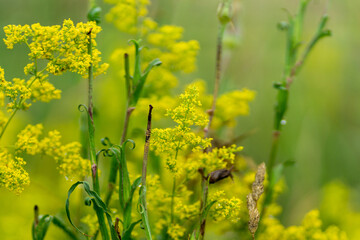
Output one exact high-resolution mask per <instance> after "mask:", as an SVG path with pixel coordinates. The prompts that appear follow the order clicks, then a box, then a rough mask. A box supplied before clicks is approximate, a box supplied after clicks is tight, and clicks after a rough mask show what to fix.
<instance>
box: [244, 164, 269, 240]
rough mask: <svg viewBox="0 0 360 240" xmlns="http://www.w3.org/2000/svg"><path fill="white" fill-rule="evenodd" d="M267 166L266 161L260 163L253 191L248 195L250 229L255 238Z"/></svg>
mask: <svg viewBox="0 0 360 240" xmlns="http://www.w3.org/2000/svg"><path fill="white" fill-rule="evenodd" d="M265 173H266V167H265V163H262V164H260V165H259V167H258V170H257V173H256V175H255V181H254V182H253V184H252V192H251V193H249V194H248V195H247V208H248V210H249V231H250V233H251V235H252V237H253V239H255V232H256V230H257V228H258V226H259V221H260V213H259V210H258V209H257V202H258V200H259V198H260V196H261V194H262V193H263V192H264V179H265Z"/></svg>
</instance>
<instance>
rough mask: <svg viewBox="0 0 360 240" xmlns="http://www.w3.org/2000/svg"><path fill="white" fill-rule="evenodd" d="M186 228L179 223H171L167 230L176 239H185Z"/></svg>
mask: <svg viewBox="0 0 360 240" xmlns="http://www.w3.org/2000/svg"><path fill="white" fill-rule="evenodd" d="M185 231H186V228H184V227H183V226H180V225H179V224H171V225H170V226H169V228H168V230H167V233H168V234H169V236H170V237H171V238H172V239H174V240H179V239H183V237H184V235H185Z"/></svg>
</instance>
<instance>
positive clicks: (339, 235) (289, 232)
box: [256, 210, 348, 240]
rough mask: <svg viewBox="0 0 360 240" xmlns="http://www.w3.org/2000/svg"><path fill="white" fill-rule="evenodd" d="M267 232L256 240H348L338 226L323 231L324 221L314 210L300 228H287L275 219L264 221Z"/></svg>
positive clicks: (262, 233)
mask: <svg viewBox="0 0 360 240" xmlns="http://www.w3.org/2000/svg"><path fill="white" fill-rule="evenodd" d="M262 221H263V224H264V227H265V230H264V231H263V232H261V233H259V234H258V235H257V238H256V239H259V240H265V239H271V240H308V239H309V240H317V239H320V240H347V239H348V238H347V235H346V233H345V232H343V231H341V230H339V228H338V227H336V226H329V227H328V228H326V229H325V230H322V228H321V227H322V221H321V220H320V218H319V211H318V210H312V211H310V212H309V213H307V214H306V216H305V217H304V219H303V221H302V224H301V225H300V226H290V227H288V228H285V227H284V226H282V225H281V223H280V222H279V221H278V220H277V219H275V218H270V217H269V218H265V219H263V220H262Z"/></svg>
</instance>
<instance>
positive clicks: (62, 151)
mask: <svg viewBox="0 0 360 240" xmlns="http://www.w3.org/2000/svg"><path fill="white" fill-rule="evenodd" d="M42 134H43V126H42V125H41V124H37V125H35V126H33V125H28V126H27V127H26V128H25V129H24V130H22V131H21V132H20V133H19V134H18V140H17V142H16V144H15V148H16V151H17V152H25V153H27V154H30V155H35V154H40V153H41V154H45V155H47V156H49V157H52V158H53V159H54V160H55V161H56V163H57V164H58V169H59V171H60V174H62V175H64V176H65V177H66V178H67V179H70V180H72V179H74V178H83V177H84V176H86V175H88V174H89V171H90V161H89V160H86V159H83V158H82V157H81V155H80V152H81V145H80V143H78V142H72V143H68V144H66V145H62V144H61V141H60V139H61V135H60V133H59V132H58V131H56V130H55V131H50V132H49V133H48V136H47V137H44V138H43V139H39V138H40V136H42Z"/></svg>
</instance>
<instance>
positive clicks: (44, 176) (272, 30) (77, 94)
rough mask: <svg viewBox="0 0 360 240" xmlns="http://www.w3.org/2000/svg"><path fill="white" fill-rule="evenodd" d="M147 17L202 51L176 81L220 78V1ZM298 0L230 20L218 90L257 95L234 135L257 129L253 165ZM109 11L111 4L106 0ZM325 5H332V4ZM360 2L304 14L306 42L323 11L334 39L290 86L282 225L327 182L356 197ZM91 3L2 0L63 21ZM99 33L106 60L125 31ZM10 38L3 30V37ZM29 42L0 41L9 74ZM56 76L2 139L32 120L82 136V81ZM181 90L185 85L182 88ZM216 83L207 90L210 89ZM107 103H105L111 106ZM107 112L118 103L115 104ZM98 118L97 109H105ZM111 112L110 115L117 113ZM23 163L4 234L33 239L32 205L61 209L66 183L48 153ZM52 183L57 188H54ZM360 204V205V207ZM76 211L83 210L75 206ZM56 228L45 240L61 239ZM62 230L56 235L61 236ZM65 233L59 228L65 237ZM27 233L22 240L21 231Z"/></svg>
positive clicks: (252, 4)
mask: <svg viewBox="0 0 360 240" xmlns="http://www.w3.org/2000/svg"><path fill="white" fill-rule="evenodd" d="M152 2H153V4H152V6H151V7H150V12H151V15H152V16H153V17H154V18H155V19H156V20H157V21H158V22H160V23H164V24H175V25H179V26H182V27H184V28H185V39H186V40H190V39H196V40H198V41H199V42H200V46H201V50H200V54H199V57H198V70H197V71H195V72H194V73H192V74H190V75H186V76H181V78H180V79H181V81H180V85H181V86H184V85H185V84H187V83H189V82H191V81H192V80H193V79H196V78H202V79H204V80H206V81H207V82H208V83H209V86H212V83H213V80H214V66H215V48H216V34H217V18H216V9H217V4H218V1H217V0H153V1H152ZM297 3H298V1H297V0H266V1H265V0H251V1H250V0H243V1H240V2H239V4H240V5H239V7H240V13H239V16H238V19H237V20H236V22H235V23H234V24H235V25H237V26H238V27H239V29H238V38H237V41H238V46H237V47H236V48H235V49H234V50H233V52H232V53H231V55H230V54H229V53H228V52H225V58H226V60H227V61H228V62H227V63H226V64H225V66H224V68H225V69H224V79H223V83H222V87H221V92H225V91H228V90H230V89H233V88H234V87H236V88H242V87H247V88H250V89H252V90H255V91H256V92H257V96H256V100H255V101H254V102H253V103H251V114H250V116H248V117H242V118H240V119H239V124H238V127H237V129H236V132H237V134H241V133H244V132H247V131H252V130H255V134H253V135H251V136H250V137H249V138H247V139H246V140H245V141H243V142H242V145H243V146H244V147H245V150H244V153H245V154H246V155H247V156H250V157H252V158H253V159H254V160H255V161H256V162H257V163H260V162H262V161H267V158H268V154H269V151H270V142H271V134H272V126H273V107H274V102H275V93H276V92H275V90H274V89H273V88H272V83H273V81H278V80H280V78H281V76H282V69H283V64H284V50H285V35H284V33H283V32H280V31H279V30H277V28H276V24H277V23H278V22H279V21H281V20H286V17H287V15H286V12H285V11H283V10H282V8H286V9H288V10H289V11H290V12H295V9H296V6H297ZM101 5H102V8H103V14H104V13H106V12H107V10H108V9H109V5H106V4H104V3H102V2H101ZM326 9H327V10H326ZM359 9H360V2H359V1H351V0H342V1H322V0H321V1H320V0H314V1H313V2H312V3H311V4H310V6H309V11H308V14H307V18H306V24H305V32H304V35H305V36H306V37H307V38H306V40H309V39H310V38H311V36H312V34H313V32H314V31H315V30H316V28H317V24H318V21H319V19H320V16H321V14H322V13H324V12H325V11H327V13H328V15H329V16H330V22H329V28H330V29H331V30H332V31H333V36H332V37H331V38H326V39H324V40H322V41H321V42H320V44H318V45H317V46H316V48H315V50H314V51H313V52H312V53H311V55H310V57H309V60H308V62H306V64H305V67H304V68H303V71H302V72H301V74H300V75H299V77H298V78H297V79H296V80H295V82H294V84H293V85H292V89H291V92H290V103H289V111H288V114H287V118H286V120H287V125H286V126H285V127H284V133H283V136H282V138H281V143H280V150H279V155H278V156H279V157H278V161H285V160H289V159H291V160H295V161H296V165H295V166H294V167H292V168H288V169H287V172H286V182H287V186H288V187H287V191H286V192H285V194H283V195H282V197H281V199H280V202H281V205H282V206H283V207H284V210H283V214H282V222H283V223H284V224H285V225H286V226H288V225H291V224H298V223H299V221H300V220H301V219H302V217H303V215H304V213H306V212H308V211H309V210H310V209H313V208H316V207H317V206H319V202H320V198H321V189H322V187H323V186H324V185H325V184H326V183H328V182H330V181H332V180H335V179H338V180H341V181H342V182H344V183H345V184H346V185H348V186H350V187H351V188H352V189H353V191H352V195H351V197H352V198H353V199H352V200H353V201H354V202H360V195H359V193H360V191H359V190H360V182H359V180H358V176H359V169H360V158H359V156H360V107H359V106H360V105H359V102H360V94H359V93H360V73H359V66H360V58H359V56H358V53H357V51H358V48H359V45H360V34H359V31H358V29H359V24H358V23H359V22H360V14H359ZM87 10H88V1H86V0H76V1H74V0H61V1H54V0H31V1H30V0H12V1H7V0H0V25H1V26H2V27H4V26H5V25H8V24H32V23H36V22H39V23H41V24H42V25H54V24H62V21H63V19H68V18H71V19H72V20H73V21H74V22H78V21H86V13H87ZM101 26H102V27H103V29H104V30H103V32H102V33H101V34H100V35H99V38H98V43H99V48H100V50H101V51H102V52H103V60H104V61H105V62H106V61H108V58H109V56H110V54H111V52H112V51H113V50H114V48H115V47H117V46H119V45H124V44H125V43H126V41H127V38H128V36H126V35H122V34H120V33H119V32H118V31H117V30H116V29H115V28H114V27H113V26H112V25H110V24H108V23H106V22H103V23H102V24H101ZM3 37H4V33H3V31H1V32H0V38H3ZM24 50H25V47H24V46H16V47H15V49H14V50H11V51H10V50H7V49H6V47H5V45H4V44H3V43H0V66H2V67H3V68H4V69H5V76H6V78H7V79H8V80H9V79H11V78H12V77H23V76H24V73H23V67H24V66H25V65H26V63H27V56H26V53H25V51H24ZM114 69H116V66H110V69H109V71H108V74H107V75H106V76H103V77H99V78H98V79H97V80H96V86H95V92H96V91H98V92H97V93H96V94H95V95H96V96H95V105H96V101H98V102H99V103H101V104H99V106H104V108H100V107H99V106H98V109H97V110H98V112H99V113H100V114H101V115H104V116H108V115H109V116H110V117H109V118H108V119H106V118H102V119H99V120H98V122H97V123H98V124H97V132H98V133H99V132H101V136H97V137H98V138H100V137H102V136H109V137H111V138H113V139H118V138H119V136H120V134H121V131H120V129H121V126H122V118H123V111H124V109H123V108H124V103H122V102H111V99H106V98H105V97H106V96H108V94H107V93H106V92H102V93H100V92H99V91H107V90H109V89H111V91H112V93H118V94H119V95H120V96H123V95H124V92H123V88H122V87H120V86H119V84H118V83H117V81H116V79H113V78H112V76H113V74H112V73H113V72H114ZM53 83H54V84H55V85H56V86H57V87H59V88H60V89H62V90H63V94H62V99H61V100H56V101H53V102H51V103H50V104H45V103H36V104H34V106H33V107H32V108H31V109H30V110H29V111H28V112H22V113H20V114H18V115H17V116H16V119H15V121H13V122H12V124H11V126H10V128H9V129H8V130H9V131H7V133H6V136H5V139H4V140H5V141H9V142H13V141H14V139H15V136H16V134H17V133H18V131H19V130H20V129H22V128H23V127H24V126H25V125H26V124H28V123H31V124H36V123H40V122H42V123H43V124H44V126H45V131H48V130H52V129H58V130H59V131H60V132H61V133H62V135H63V142H70V141H74V140H78V139H79V119H80V113H79V112H78V110H77V106H78V104H80V103H85V102H86V96H85V94H86V81H84V80H82V79H81V78H80V77H79V76H77V75H74V74H66V75H64V76H60V77H56V78H54V81H53ZM181 86H180V88H179V92H180V91H181V90H182V88H181ZM210 89H211V87H210ZM105 106H106V107H105ZM111 109H114V111H112V110H111ZM101 115H100V116H101ZM111 116H112V117H111ZM5 141H4V142H5ZM27 162H28V165H27V166H26V168H27V169H28V171H29V174H30V177H31V181H32V182H31V186H30V187H28V188H27V189H26V190H25V191H24V193H23V194H22V195H20V196H15V195H14V194H13V193H9V192H7V190H5V189H0V236H1V237H0V238H1V239H30V236H31V235H30V230H31V223H32V214H33V211H32V208H33V206H34V205H35V204H39V205H40V211H41V212H42V213H49V214H56V213H57V212H59V211H64V204H65V199H66V193H67V189H68V188H69V186H70V184H71V183H68V182H67V183H64V182H65V181H63V177H62V176H60V175H59V174H58V172H57V170H56V166H55V163H53V162H52V161H51V162H49V161H47V160H46V159H42V158H31V159H29V160H28V161H27ZM54 189H56V191H54ZM357 208H359V206H357ZM79 211H80V210H79ZM57 234H59V233H58V231H57V230H56V229H55V228H54V227H52V230H51V231H50V233H49V236H48V237H49V239H51V237H53V239H60V238H59V237H57V238H56V237H55V236H57ZM58 236H60V235H58ZM61 236H62V235H61ZM23 237H24V238H23Z"/></svg>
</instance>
